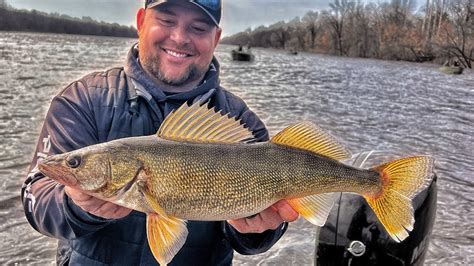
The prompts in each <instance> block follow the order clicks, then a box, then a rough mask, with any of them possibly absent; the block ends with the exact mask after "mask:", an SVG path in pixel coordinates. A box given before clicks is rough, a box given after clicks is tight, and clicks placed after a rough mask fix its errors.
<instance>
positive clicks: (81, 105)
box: [21, 82, 110, 239]
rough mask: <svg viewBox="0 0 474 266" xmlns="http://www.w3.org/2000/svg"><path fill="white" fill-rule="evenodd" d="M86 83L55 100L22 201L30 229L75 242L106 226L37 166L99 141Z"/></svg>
mask: <svg viewBox="0 0 474 266" xmlns="http://www.w3.org/2000/svg"><path fill="white" fill-rule="evenodd" d="M85 90H86V88H85V86H84V84H83V83H81V82H75V83H72V84H71V85H69V86H68V87H67V88H66V89H64V90H63V91H62V92H61V93H60V94H59V95H57V96H56V97H54V98H53V100H52V102H51V105H50V108H49V110H48V113H47V115H46V118H45V120H44V124H43V127H42V129H41V133H40V136H39V139H38V143H37V146H36V151H35V154H34V158H33V161H32V162H31V165H30V172H29V174H28V176H27V178H26V180H25V182H24V184H23V186H22V190H21V199H22V203H23V207H24V211H25V215H26V218H27V220H28V222H29V223H30V224H31V226H32V227H33V228H34V229H36V230H37V231H39V232H40V233H43V234H45V235H48V236H52V237H55V238H59V239H74V238H79V237H81V236H84V235H87V234H89V233H92V232H94V231H97V230H99V229H100V228H102V227H104V226H105V225H107V224H108V223H109V222H110V221H108V220H105V219H102V218H99V217H96V216H93V215H91V214H89V213H87V212H85V211H83V210H82V209H81V208H79V207H78V206H76V205H75V204H74V202H73V201H72V200H70V199H69V198H68V196H67V195H66V194H65V192H64V186H63V185H60V184H58V183H57V182H56V181H54V180H52V179H50V178H48V177H46V176H44V175H43V174H42V173H41V172H39V170H38V168H37V163H38V162H39V161H40V160H42V159H43V158H45V157H46V156H48V155H53V154H60V153H64V152H68V151H72V150H76V149H79V148H82V147H85V146H89V145H92V144H95V143H97V142H98V137H97V133H96V132H97V130H96V127H95V121H94V115H93V108H92V104H91V101H90V98H89V97H88V94H87V93H86V91H85Z"/></svg>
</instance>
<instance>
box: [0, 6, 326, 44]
mask: <svg viewBox="0 0 474 266" xmlns="http://www.w3.org/2000/svg"><path fill="white" fill-rule="evenodd" d="M6 1H7V3H8V4H10V5H12V6H13V7H15V8H24V9H36V10H40V11H44V12H48V13H51V12H57V13H61V14H66V15H70V16H73V17H82V16H89V17H92V18H93V19H96V20H102V21H106V22H117V23H119V24H123V25H135V15H136V11H137V9H138V8H139V7H140V6H142V5H143V3H144V0H40V1H38V0H6ZM330 2H333V0H286V1H284V0H224V15H223V19H222V23H221V25H222V27H223V29H224V35H229V34H232V33H236V32H239V31H242V30H245V29H246V28H248V27H252V28H255V27H257V26H260V25H270V24H273V23H275V22H277V21H280V20H286V21H288V20H291V19H293V18H294V17H296V16H300V17H302V16H303V15H304V14H305V13H306V12H308V11H309V10H324V9H328V8H329V4H328V3H330Z"/></svg>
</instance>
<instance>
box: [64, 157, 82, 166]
mask: <svg viewBox="0 0 474 266" xmlns="http://www.w3.org/2000/svg"><path fill="white" fill-rule="evenodd" d="M66 164H67V166H69V167H71V168H77V167H79V166H80V165H81V157H80V156H78V155H72V156H69V157H68V158H67V159H66Z"/></svg>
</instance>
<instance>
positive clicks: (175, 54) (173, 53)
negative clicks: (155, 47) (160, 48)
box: [165, 50, 188, 58]
mask: <svg viewBox="0 0 474 266" xmlns="http://www.w3.org/2000/svg"><path fill="white" fill-rule="evenodd" d="M165 51H166V53H167V54H169V55H172V56H174V57H179V58H184V57H186V56H188V55H187V54H181V53H177V52H174V51H170V50H165Z"/></svg>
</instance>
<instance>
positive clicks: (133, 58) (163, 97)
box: [124, 44, 220, 103]
mask: <svg viewBox="0 0 474 266" xmlns="http://www.w3.org/2000/svg"><path fill="white" fill-rule="evenodd" d="M219 69H220V66H219V63H218V62H217V59H216V58H215V57H214V58H213V59H212V62H211V66H210V67H209V70H208V72H207V73H206V75H205V76H204V79H203V81H202V82H201V84H200V85H199V86H197V87H196V88H194V89H192V90H190V91H187V92H181V93H174V94H169V95H167V94H166V93H165V92H164V91H163V89H161V88H160V87H159V86H158V85H157V84H156V83H155V82H154V81H153V80H152V79H151V78H150V77H149V76H148V74H147V73H146V72H145V71H144V70H143V68H142V66H141V65H140V63H139V61H138V44H134V45H133V46H132V48H131V49H130V51H129V52H128V55H127V59H126V62H125V66H124V70H125V73H126V74H127V75H128V76H129V77H130V78H132V79H134V80H135V81H137V82H139V83H140V84H141V85H142V86H143V87H145V89H146V90H147V91H148V93H150V94H151V95H152V96H153V98H154V99H155V101H157V102H158V103H159V102H164V101H170V100H171V101H179V102H183V101H188V100H191V99H194V98H196V97H198V96H200V95H203V94H206V93H208V92H209V91H210V90H212V89H215V88H218V87H219V83H220V80H219Z"/></svg>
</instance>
